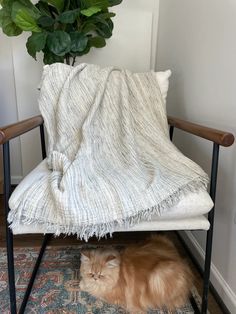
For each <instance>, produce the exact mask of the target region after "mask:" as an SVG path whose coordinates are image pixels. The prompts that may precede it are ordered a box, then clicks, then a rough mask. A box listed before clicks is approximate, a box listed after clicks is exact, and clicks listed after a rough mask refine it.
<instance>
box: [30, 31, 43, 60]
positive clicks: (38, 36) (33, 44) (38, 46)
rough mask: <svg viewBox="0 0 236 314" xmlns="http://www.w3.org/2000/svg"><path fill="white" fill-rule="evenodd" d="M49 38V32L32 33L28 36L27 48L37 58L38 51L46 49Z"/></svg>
mask: <svg viewBox="0 0 236 314" xmlns="http://www.w3.org/2000/svg"><path fill="white" fill-rule="evenodd" d="M46 40H47V33H46V32H42V33H32V35H31V36H30V37H29V38H28V40H27V43H26V48H27V51H28V53H29V55H31V57H33V58H34V59H35V60H36V52H38V51H41V50H43V49H44V47H45V45H46Z"/></svg>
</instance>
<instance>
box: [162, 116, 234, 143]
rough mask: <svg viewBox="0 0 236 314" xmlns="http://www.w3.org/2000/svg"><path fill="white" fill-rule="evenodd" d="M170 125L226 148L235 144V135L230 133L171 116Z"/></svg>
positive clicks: (169, 118)
mask: <svg viewBox="0 0 236 314" xmlns="http://www.w3.org/2000/svg"><path fill="white" fill-rule="evenodd" d="M168 123H169V125H170V126H173V127H175V128H178V129H180V130H183V131H186V132H188V133H191V134H194V135H197V136H200V137H203V138H205V139H207V140H209V141H212V142H214V143H216V144H219V145H222V146H225V147H227V146H231V145H232V144H233V143H234V135H233V134H232V133H229V132H224V131H220V130H216V129H212V128H208V127H205V126H202V125H199V124H195V123H191V122H188V121H185V120H181V119H177V118H174V117H170V116H168Z"/></svg>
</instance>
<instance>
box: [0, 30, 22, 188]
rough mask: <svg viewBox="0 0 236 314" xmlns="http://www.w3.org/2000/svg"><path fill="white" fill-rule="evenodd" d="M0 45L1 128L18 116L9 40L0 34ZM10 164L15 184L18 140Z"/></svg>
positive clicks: (18, 151) (19, 163)
mask: <svg viewBox="0 0 236 314" xmlns="http://www.w3.org/2000/svg"><path fill="white" fill-rule="evenodd" d="M0 43H1V45H0V46H1V48H0V125H1V126H3V125H6V124H10V123H14V122H15V121H17V120H18V115H17V107H16V95H15V82H14V69H13V65H12V49H11V40H10V39H9V38H7V37H6V36H4V35H3V34H1V33H0ZM11 164H12V173H13V178H12V182H13V183H16V182H17V181H18V180H19V178H21V176H22V169H21V151H20V141H19V139H15V140H14V141H13V142H12V143H11Z"/></svg>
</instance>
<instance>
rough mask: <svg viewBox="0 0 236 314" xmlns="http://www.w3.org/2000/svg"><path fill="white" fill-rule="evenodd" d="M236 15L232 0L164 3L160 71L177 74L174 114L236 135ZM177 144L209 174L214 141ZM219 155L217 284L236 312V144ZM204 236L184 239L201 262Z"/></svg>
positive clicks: (171, 102)
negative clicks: (166, 70) (168, 70)
mask: <svg viewBox="0 0 236 314" xmlns="http://www.w3.org/2000/svg"><path fill="white" fill-rule="evenodd" d="M235 17H236V1H233V0H224V1H221V0H208V1H205V0H198V1H196V0H160V16H159V35H158V51H157V63H156V67H157V69H167V68H170V69H171V70H172V71H173V76H172V79H171V83H170V90H169V95H168V112H169V114H172V115H175V116H178V117H182V118H187V119H189V120H191V121H194V122H198V123H201V124H206V125H209V126H211V127H215V128H219V129H223V130H228V131H231V132H233V133H234V134H236V93H235V90H236V89H235V87H236V79H235V72H236V40H235V34H236V18H235ZM175 142H176V143H177V145H178V146H179V147H180V148H181V149H182V150H183V151H184V152H185V153H186V154H187V155H188V156H190V157H191V158H193V159H195V160H196V161H197V162H198V163H199V164H201V165H202V166H203V167H204V169H205V170H206V171H208V173H209V170H210V158H211V149H212V147H211V145H210V143H209V142H207V141H204V140H200V139H195V138H194V137H192V136H186V135H184V134H183V133H181V132H180V131H178V132H176V136H175ZM220 154H221V155H220V166H219V180H218V189H217V200H216V222H215V233H214V244H213V271H212V281H213V283H214V285H215V287H216V288H217V290H218V292H219V294H220V296H221V297H222V298H223V299H224V301H225V303H226V305H227V306H228V308H229V309H230V311H231V313H236V245H235V243H236V242H235V241H236V225H235V223H236V158H235V157H236V145H234V146H233V147H231V148H222V149H221V153H220ZM204 236H205V234H204V233H203V232H194V233H191V232H189V233H187V235H185V239H186V241H188V244H189V245H190V246H191V248H192V250H193V251H194V253H195V254H196V256H197V257H198V258H199V260H202V258H203V253H204V252H203V249H205V245H204Z"/></svg>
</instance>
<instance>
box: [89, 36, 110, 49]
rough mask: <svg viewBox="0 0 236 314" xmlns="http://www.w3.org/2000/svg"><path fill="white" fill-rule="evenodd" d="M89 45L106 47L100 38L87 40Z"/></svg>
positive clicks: (104, 41)
mask: <svg viewBox="0 0 236 314" xmlns="http://www.w3.org/2000/svg"><path fill="white" fill-rule="evenodd" d="M89 44H90V46H91V47H95V48H103V47H105V46H106V40H105V39H104V38H103V37H100V36H96V37H91V38H89Z"/></svg>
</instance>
